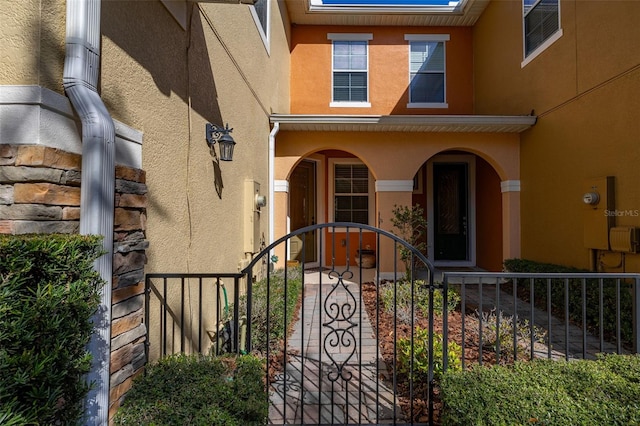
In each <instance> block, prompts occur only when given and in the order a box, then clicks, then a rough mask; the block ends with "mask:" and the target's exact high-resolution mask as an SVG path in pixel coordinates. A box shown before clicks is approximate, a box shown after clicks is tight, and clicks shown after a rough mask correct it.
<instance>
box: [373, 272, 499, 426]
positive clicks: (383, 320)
mask: <svg viewBox="0 0 640 426" xmlns="http://www.w3.org/2000/svg"><path fill="white" fill-rule="evenodd" d="M376 297H377V291H376V286H375V284H374V283H364V284H362V298H363V301H364V304H365V307H366V309H367V314H368V315H369V319H370V321H371V323H372V326H373V329H374V332H376V334H377V336H378V342H379V346H380V354H381V355H382V357H383V359H384V360H385V363H386V364H387V366H389V367H390V366H392V365H393V356H394V352H393V351H394V347H395V344H396V342H397V341H398V340H399V339H400V338H403V337H410V326H409V325H407V324H403V323H401V322H400V321H397V323H396V331H395V333H394V317H393V315H391V314H389V313H387V312H385V311H384V309H382V308H381V304H379V305H378V307H380V312H379V313H377V312H376ZM378 315H379V316H378ZM376 317H378V319H377V320H376ZM477 324H478V323H477V320H475V318H474V317H473V316H472V315H467V316H466V319H465V348H464V358H465V366H469V365H471V364H474V363H477V362H478V356H479V351H478V342H477V334H478V329H477V328H478V326H477ZM414 326H415V327H421V328H428V326H429V324H428V320H427V318H420V317H418V319H417V321H416V322H415V325H414ZM376 327H377V329H376ZM447 328H448V330H449V335H448V337H449V340H450V341H455V342H456V343H458V344H459V345H462V315H461V313H460V312H458V311H454V312H450V313H449V319H448V324H447ZM433 330H434V333H440V334H442V318H440V317H436V318H435V321H434V328H433ZM483 362H484V363H487V364H491V363H495V354H494V353H491V352H489V351H486V350H485V351H483ZM403 379H404V380H403ZM406 379H407V377H406V375H404V377H403V376H402V375H401V374H398V380H397V389H398V396H399V400H400V406H401V407H402V410H403V412H404V414H405V416H406V417H407V418H408V417H410V412H409V410H410V399H409V398H410V389H409V381H408V380H406ZM427 395H428V383H418V381H417V380H415V381H414V384H413V421H414V422H420V423H425V422H428V420H429V417H428V397H427ZM441 408H442V403H441V402H440V398H439V391H438V389H437V384H436V388H435V389H434V422H435V423H436V424H439V418H440V411H441Z"/></svg>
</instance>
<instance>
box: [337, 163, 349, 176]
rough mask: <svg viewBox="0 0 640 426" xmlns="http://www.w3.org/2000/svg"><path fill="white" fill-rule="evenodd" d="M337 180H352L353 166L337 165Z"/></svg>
mask: <svg viewBox="0 0 640 426" xmlns="http://www.w3.org/2000/svg"><path fill="white" fill-rule="evenodd" d="M335 176H336V178H338V177H341V178H350V177H351V165H350V164H336V165H335Z"/></svg>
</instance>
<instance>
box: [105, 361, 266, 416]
mask: <svg viewBox="0 0 640 426" xmlns="http://www.w3.org/2000/svg"><path fill="white" fill-rule="evenodd" d="M264 376H265V372H264V362H263V361H261V360H260V359H258V358H256V357H254V356H251V355H245V356H240V357H236V356H232V355H227V356H222V357H215V356H205V355H184V354H178V355H172V356H169V357H166V358H163V359H161V360H160V361H159V362H158V363H156V364H154V365H150V366H147V370H146V375H144V376H140V377H138V378H137V379H136V380H135V381H134V383H133V387H132V389H131V390H130V391H129V393H128V394H127V396H126V398H125V402H124V405H123V406H122V407H121V408H120V409H119V410H118V413H117V414H116V417H115V424H116V425H135V426H138V425H187V424H188V425H201V426H216V425H221V426H222V425H224V426H234V425H242V426H244V425H263V424H266V421H267V415H268V410H269V402H268V396H267V393H266V390H265V386H264Z"/></svg>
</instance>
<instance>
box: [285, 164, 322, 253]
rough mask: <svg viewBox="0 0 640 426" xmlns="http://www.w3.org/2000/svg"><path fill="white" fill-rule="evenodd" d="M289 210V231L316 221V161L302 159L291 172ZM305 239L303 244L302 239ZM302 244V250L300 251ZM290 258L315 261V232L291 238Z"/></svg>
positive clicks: (313, 223)
mask: <svg viewBox="0 0 640 426" xmlns="http://www.w3.org/2000/svg"><path fill="white" fill-rule="evenodd" d="M289 182H290V194H289V197H290V198H289V202H290V205H289V212H290V217H291V231H295V230H297V229H300V228H304V227H305V226H309V225H315V223H316V163H314V162H313V161H308V160H303V161H301V162H300V164H298V166H297V167H296V168H295V169H294V170H293V173H292V174H291V178H290V179H289ZM303 238H304V239H305V241H304V245H303V244H302V243H303V241H302V239H303ZM303 246H304V252H303V251H302V249H303ZM290 250H291V259H295V260H300V261H303V260H304V261H305V262H306V263H311V262H315V261H317V259H316V257H317V255H316V232H307V233H306V234H304V235H300V236H295V237H293V238H292V239H291V246H290Z"/></svg>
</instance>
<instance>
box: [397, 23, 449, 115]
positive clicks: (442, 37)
mask: <svg viewBox="0 0 640 426" xmlns="http://www.w3.org/2000/svg"><path fill="white" fill-rule="evenodd" d="M450 38H451V36H450V35H449V34H405V35H404V39H405V41H408V42H409V43H407V47H408V48H409V55H408V58H407V61H408V68H409V85H411V42H412V41H435V42H442V43H445V42H447V41H449V40H450ZM408 95H409V99H411V87H409V93H408ZM444 99H445V102H411V101H409V103H407V108H438V109H444V108H449V103H448V102H447V101H446V99H447V45H446V44H445V45H444Z"/></svg>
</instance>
